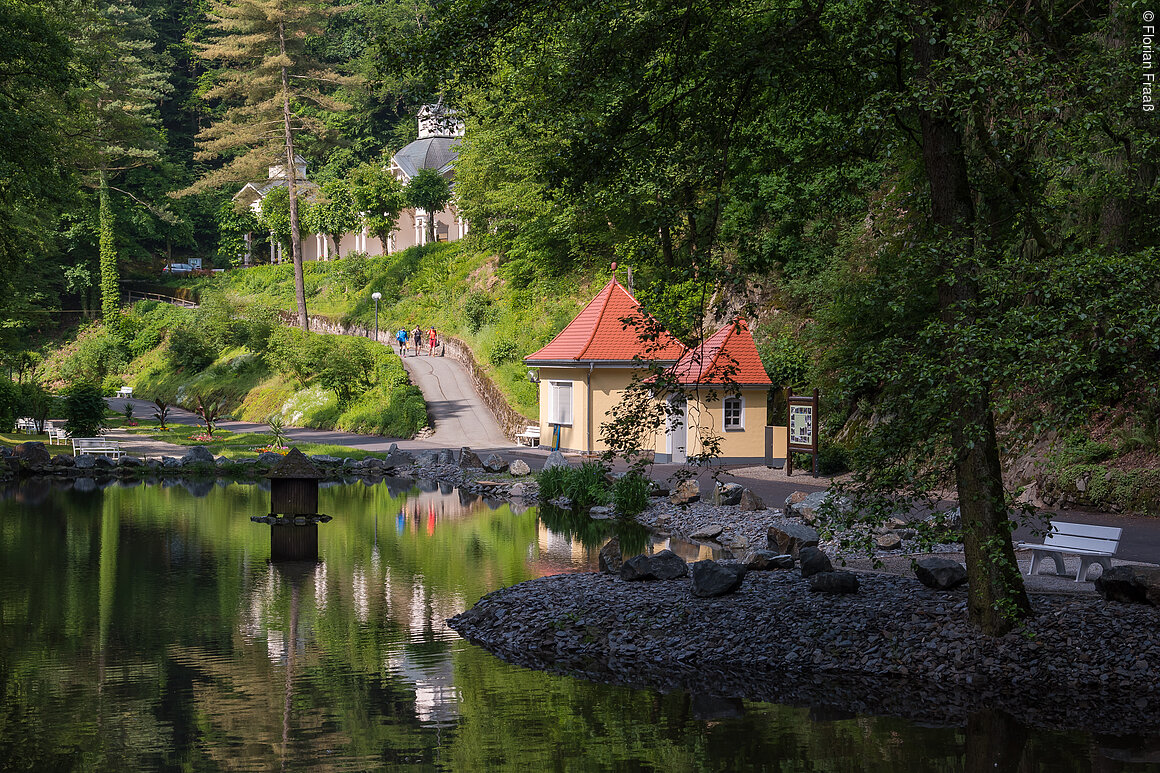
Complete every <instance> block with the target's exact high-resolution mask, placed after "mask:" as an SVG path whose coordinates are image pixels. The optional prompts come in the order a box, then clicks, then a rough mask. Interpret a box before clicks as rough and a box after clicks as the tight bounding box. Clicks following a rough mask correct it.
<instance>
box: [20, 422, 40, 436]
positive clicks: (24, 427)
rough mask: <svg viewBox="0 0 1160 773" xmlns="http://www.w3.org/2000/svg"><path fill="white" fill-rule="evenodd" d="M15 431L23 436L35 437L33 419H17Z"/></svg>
mask: <svg viewBox="0 0 1160 773" xmlns="http://www.w3.org/2000/svg"><path fill="white" fill-rule="evenodd" d="M16 431H17V432H18V433H21V434H24V435H35V434H36V421H35V420H34V419H17V420H16Z"/></svg>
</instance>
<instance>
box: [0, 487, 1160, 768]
mask: <svg viewBox="0 0 1160 773" xmlns="http://www.w3.org/2000/svg"><path fill="white" fill-rule="evenodd" d="M86 483H87V484H88V485H82V487H81V489H80V490H78V489H76V488H65V487H61V488H52V487H48V486H45V485H41V484H38V485H36V486H25V487H21V488H12V489H9V490H7V491H5V492H3V494H2V498H0V770H32V771H56V770H62V771H66V770H85V771H89V770H92V771H104V770H186V771H190V770H193V771H200V770H207V771H209V770H312V771H313V770H320V771H330V770H455V771H484V770H521V771H522V770H532V771H539V770H568V771H586V770H625V771H630V770H656V771H700V770H720V771H734V770H776V771H799V770H800V771H960V770H962V771H969V770H989V771H994V770H1019V771H1039V770H1043V771H1052V773H1058V772H1060V771H1064V772H1066V771H1101V772H1103V771H1121V770H1132V771H1136V770H1139V771H1160V764H1158V763H1157V760H1160V743H1158V742H1157V740H1156V739H1129V740H1124V739H1100V738H1093V737H1090V736H1086V735H1083V734H1078V733H1068V734H1062V733H1047V732H1040V731H1032V730H1029V729H1027V728H1023V727H1021V726H1019V725H1018V724H1017V723H1014V722H1013V721H1011V720H1010V719H1009V718H1003V717H994V716H979V717H976V718H973V719H972V722H971V724H970V725H968V726H967V727H965V728H929V727H920V726H916V725H914V724H911V723H907V722H905V721H902V720H898V719H891V718H881V717H865V716H854V717H847V716H842V717H835V716H826V715H818V714H816V713H811V711H810V710H809V709H808V708H799V707H786V706H776V705H771V704H765V703H757V702H748V701H746V702H742V701H736V700H721V699H715V698H711V697H709V696H691V695H687V694H684V693H671V694H668V695H659V694H656V693H653V692H650V691H647V690H636V689H629V688H625V687H610V686H606V685H598V684H593V683H590V682H586V681H582V680H577V679H572V678H569V677H563V676H552V675H545V674H542V673H539V672H534V671H529V670H526V669H522V668H517V667H513V666H508V665H506V664H504V663H502V662H501V661H499V660H497V659H496V658H494V657H492V656H491V655H489V654H487V653H486V652H484V651H483V650H480V649H479V648H477V647H474V646H472V645H470V644H467V643H466V642H464V641H463V640H462V639H460V638H459V637H458V636H457V635H456V634H455V633H454V632H453V631H451V630H450V629H448V628H447V627H446V625H445V624H444V620H445V619H446V618H448V617H450V616H452V615H454V614H456V613H457V612H460V611H462V610H463V609H466V608H467V607H469V606H471V605H472V604H473V603H474V602H475V601H476V600H477V599H478V598H479V597H480V596H482V595H484V594H486V593H488V592H490V591H492V590H495V589H497V588H502V587H505V586H507V585H511V584H514V583H518V582H521V581H524V580H528V579H531V578H533V577H537V576H540V575H545V574H553V573H558V572H569V571H583V570H588V569H591V568H594V566H595V562H596V554H597V550H598V548H599V545H600V544H601V543H602V541H603V540H604V539H607V537H608V536H609V535H610V534H611V533H612V530H613V529H614V528H615V527H614V526H613V525H611V524H608V523H606V522H593V521H589V520H587V519H573V518H570V517H568V516H565V515H561V514H547V513H545V514H543V515H541V514H538V513H537V512H536V511H535V509H530V510H526V511H522V512H513V510H512V509H511V508H509V507H508V506H507V505H502V504H499V503H496V502H487V501H483V500H480V499H478V498H475V497H471V496H466V495H464V496H461V495H460V494H459V493H458V492H456V491H454V490H451V489H450V488H447V487H444V488H442V489H440V488H439V487H437V486H435V485H431V484H424V485H423V486H421V487H420V486H419V485H417V484H414V483H412V482H410V481H389V482H384V483H379V484H375V485H366V484H363V483H358V482H354V483H348V484H341V485H334V486H327V487H325V488H323V490H322V491H321V492H320V508H319V509H320V510H321V511H322V512H324V513H327V514H330V515H332V516H334V520H333V521H332V522H330V523H329V524H326V525H323V526H321V527H320V529H319V553H320V557H321V560H320V562H319V563H317V564H291V565H283V564H272V563H270V561H269V556H270V545H269V527H267V526H264V525H259V524H254V523H251V522H250V520H249V516H251V515H262V514H265V513H266V512H268V511H269V493H268V490H264V489H263V488H262V487H260V486H257V485H240V484H233V483H229V484H227V483H224V482H222V483H219V484H213V483H210V482H202V483H193V484H181V483H176V482H169V483H168V484H163V483H158V484H152V485H147V486H141V485H137V486H130V487H123V486H120V485H113V486H110V487H107V488H104V489H99V488H96V487H95V486H92V485H91V482H86ZM619 536H620V537H621V541H622V544H625V545H628V546H630V547H631V548H634V549H636V550H645V549H656V548H660V547H664V546H667V545H665V544H663V543H661V544H655V545H650V544H649V537H648V536H647V535H646V534H645V533H644V532H643V531H638V530H637V531H633V530H629V531H622V532H621V533H620V535H619ZM673 547H675V548H677V549H678V550H679V552H684V553H685V555H686V557H687V558H696V557H698V550H697V548H695V547H692V546H681V545H677V546H673ZM701 557H705V556H704V554H702V555H701Z"/></svg>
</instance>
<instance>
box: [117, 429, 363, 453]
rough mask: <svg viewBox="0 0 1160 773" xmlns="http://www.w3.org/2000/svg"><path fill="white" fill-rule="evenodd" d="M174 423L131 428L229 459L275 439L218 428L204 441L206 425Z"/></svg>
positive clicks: (312, 446) (314, 448)
mask: <svg viewBox="0 0 1160 773" xmlns="http://www.w3.org/2000/svg"><path fill="white" fill-rule="evenodd" d="M170 426H171V429H169V430H168V431H166V432H162V431H161V430H160V429H159V428H158V426H157V422H155V421H154V422H142V423H141V424H140V425H139V426H137V427H132V428H127V429H128V431H129V432H130V433H132V434H134V435H140V436H142V437H148V438H150V439H152V440H159V441H163V442H165V443H173V444H174V445H179V446H205V447H206V448H208V449H209V450H210V451H211V452H212V453H213V454H214V456H224V457H226V458H227V459H247V458H253V457H254V456H256V455H257V454H259V453H261V451H262V449H264V448H266V447H268V446H271V445H272V444H273V442H274V438H273V436H272V435H267V434H262V433H251V432H229V431H226V430H220V429H219V430H215V431H214V435H213V440H212V441H207V440H200V439H196V438H197V437H198V436H199V435H201V433H202V432H204V428H203V427H199V426H191V425H180V424H178V425H170ZM289 445H290V446H292V447H295V448H297V449H298V450H299V451H301V452H302V453H304V454H308V455H312V454H326V455H330V456H338V457H349V458H352V459H365V458H367V457H368V456H375V454H374V453H373V452H370V451H364V450H362V449H358V448H349V447H347V446H336V445H330V444H326V443H300V442H292V443H290V444H289Z"/></svg>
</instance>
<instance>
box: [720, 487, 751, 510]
mask: <svg viewBox="0 0 1160 773" xmlns="http://www.w3.org/2000/svg"><path fill="white" fill-rule="evenodd" d="M744 492H745V487H744V486H742V485H741V484H739V483H718V484H717V486H716V487H714V489H713V504H715V505H717V506H718V507H721V506H724V505H736V504H738V503H740V502H741V495H742V494H743V493H744Z"/></svg>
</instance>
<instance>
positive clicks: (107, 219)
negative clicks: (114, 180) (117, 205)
mask: <svg viewBox="0 0 1160 773" xmlns="http://www.w3.org/2000/svg"><path fill="white" fill-rule="evenodd" d="M98 196H99V199H100V202H99V207H98V216H97V217H98V220H99V224H98V230H99V234H98V242H99V253H100V262H101V317H102V318H103V319H104V321H105V325H107V326H109V327H113V326H115V325H116V324H117V320H118V315H119V312H120V308H121V299H120V295H119V287H118V283H117V245H116V243H115V241H114V239H113V204H112V202H111V201H110V200H109V176H108V175H107V174H106V173H105V170H103V169H102V170H101V182H100V189H99V192H98Z"/></svg>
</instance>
